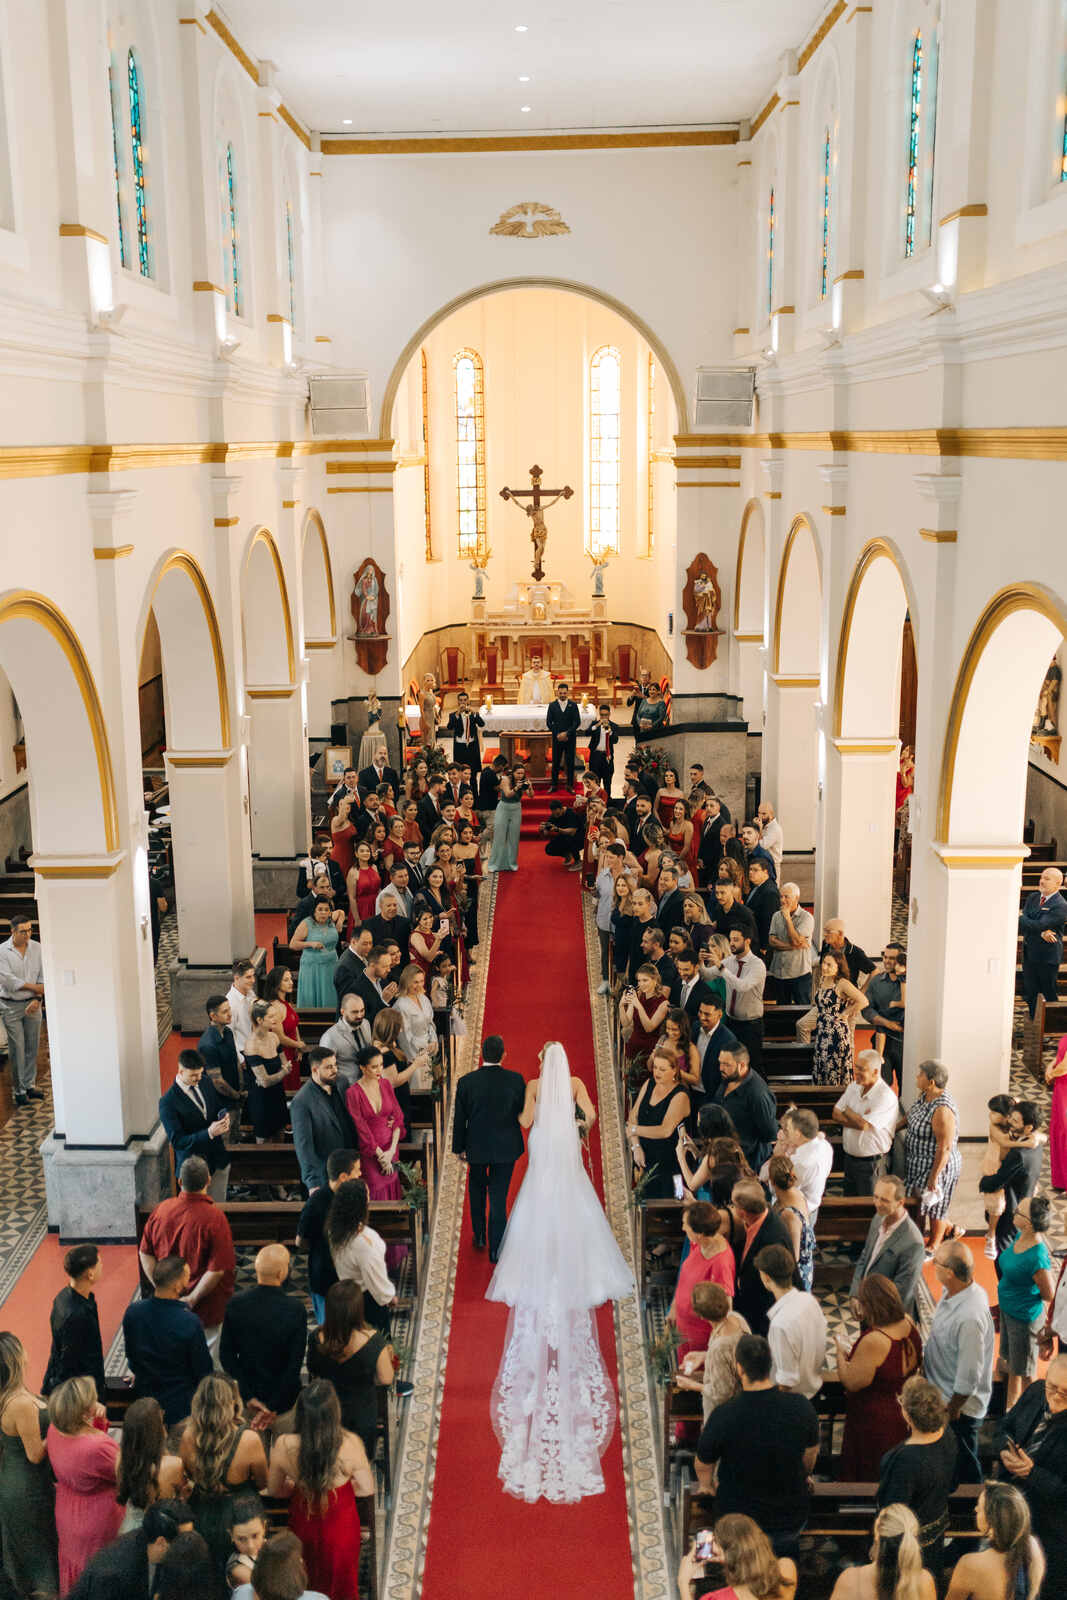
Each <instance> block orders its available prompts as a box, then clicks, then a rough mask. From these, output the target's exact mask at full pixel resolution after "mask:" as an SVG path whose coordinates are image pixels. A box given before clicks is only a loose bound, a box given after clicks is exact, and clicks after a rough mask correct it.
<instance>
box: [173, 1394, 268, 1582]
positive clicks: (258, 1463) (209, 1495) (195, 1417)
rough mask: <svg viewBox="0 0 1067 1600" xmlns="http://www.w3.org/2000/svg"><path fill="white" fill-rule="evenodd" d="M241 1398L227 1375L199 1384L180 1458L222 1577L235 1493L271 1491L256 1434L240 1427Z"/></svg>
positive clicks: (194, 1514) (200, 1525)
mask: <svg viewBox="0 0 1067 1600" xmlns="http://www.w3.org/2000/svg"><path fill="white" fill-rule="evenodd" d="M242 1415H243V1410H242V1406H241V1396H240V1392H239V1391H238V1388H237V1385H236V1383H235V1382H234V1380H233V1379H232V1378H228V1377H227V1376H226V1374H225V1373H223V1372H212V1373H209V1374H208V1376H207V1377H206V1378H201V1380H200V1382H199V1383H198V1384H197V1386H196V1393H195V1394H194V1395H193V1409H192V1413H191V1415H190V1417H189V1421H188V1422H187V1423H186V1424H185V1431H184V1433H183V1434H182V1440H181V1445H180V1447H179V1454H180V1455H181V1458H182V1462H183V1464H184V1466H185V1472H186V1476H187V1477H188V1479H189V1481H190V1483H191V1484H192V1486H193V1489H192V1493H191V1494H190V1496H189V1509H190V1511H191V1513H192V1518H193V1522H194V1524H195V1527H196V1531H197V1533H199V1534H200V1536H201V1537H202V1538H203V1539H204V1540H205V1541H206V1542H207V1545H208V1548H209V1549H210V1551H211V1554H212V1556H213V1558H214V1560H215V1562H216V1564H217V1565H218V1567H219V1570H220V1571H221V1570H222V1568H223V1567H224V1566H225V1565H226V1558H227V1556H228V1555H229V1553H230V1546H231V1540H230V1523H231V1521H232V1516H231V1512H232V1501H233V1496H234V1492H235V1491H236V1490H238V1489H240V1488H241V1487H242V1486H243V1485H244V1484H249V1485H251V1486H253V1487H254V1488H256V1489H259V1490H261V1491H262V1490H263V1489H265V1488H266V1487H267V1457H266V1454H265V1452H264V1449H263V1441H262V1439H261V1438H260V1436H259V1434H258V1433H254V1432H253V1430H252V1429H251V1428H246V1427H245V1426H244V1423H243V1421H242Z"/></svg>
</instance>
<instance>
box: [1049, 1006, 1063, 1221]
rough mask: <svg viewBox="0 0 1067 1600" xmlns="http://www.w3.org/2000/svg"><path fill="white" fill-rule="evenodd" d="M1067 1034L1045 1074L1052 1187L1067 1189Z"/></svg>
mask: <svg viewBox="0 0 1067 1600" xmlns="http://www.w3.org/2000/svg"><path fill="white" fill-rule="evenodd" d="M1065 1057H1067V1033H1065V1034H1064V1036H1063V1038H1062V1039H1061V1040H1060V1047H1059V1049H1058V1050H1057V1051H1056V1060H1055V1061H1054V1063H1053V1064H1052V1066H1051V1067H1049V1069H1048V1071H1047V1072H1046V1073H1045V1082H1046V1083H1051V1085H1052V1109H1051V1111H1050V1112H1049V1117H1048V1159H1049V1166H1050V1168H1051V1173H1052V1187H1053V1188H1054V1189H1067V1060H1065V1059H1064V1058H1065Z"/></svg>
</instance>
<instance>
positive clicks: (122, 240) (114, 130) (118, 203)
mask: <svg viewBox="0 0 1067 1600" xmlns="http://www.w3.org/2000/svg"><path fill="white" fill-rule="evenodd" d="M107 92H108V95H109V97H110V99H111V156H112V160H113V162H114V164H115V209H116V212H117V214H118V224H119V260H120V261H121V262H122V265H123V266H124V267H128V266H129V264H130V263H129V261H128V259H127V256H126V229H125V228H124V227H123V225H122V169H121V167H120V166H119V119H118V105H117V104H116V101H115V74H114V71H113V69H112V66H111V62H110V61H108V64H107Z"/></svg>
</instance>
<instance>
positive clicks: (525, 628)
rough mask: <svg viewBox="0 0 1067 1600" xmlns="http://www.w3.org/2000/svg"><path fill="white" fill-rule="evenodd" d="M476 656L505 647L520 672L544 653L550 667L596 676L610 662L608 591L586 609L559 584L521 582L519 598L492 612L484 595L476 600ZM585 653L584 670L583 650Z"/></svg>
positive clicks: (507, 658) (509, 661)
mask: <svg viewBox="0 0 1067 1600" xmlns="http://www.w3.org/2000/svg"><path fill="white" fill-rule="evenodd" d="M471 605H472V619H471V628H472V632H473V635H474V640H473V642H474V660H475V661H480V662H481V661H484V660H485V653H486V650H487V649H496V650H499V652H500V655H501V658H502V660H503V661H504V662H506V663H507V664H508V665H509V667H511V668H512V670H514V671H515V672H518V673H521V672H523V671H524V670H525V669H526V668H527V667H528V666H529V665H530V661H531V659H532V658H533V656H534V655H539V656H540V657H541V659H542V663H543V665H544V666H545V667H546V668H547V670H548V671H549V672H555V673H556V675H557V676H559V674H560V673H563V674H565V675H566V676H573V675H578V676H582V677H584V676H587V675H588V676H589V677H590V678H595V677H596V674H597V672H598V670H600V669H604V670H606V664H607V632H608V621H607V608H606V605H605V600H604V596H603V595H594V596H593V597H592V605H591V609H588V610H580V609H579V608H578V607H576V606H574V605H573V604H572V603H571V597H570V595H569V594H568V593H565V591H564V589H563V586H562V584H558V583H520V584H517V585H516V587H515V590H514V602H513V603H512V604H510V605H504V606H502V607H501V608H500V609H499V610H497V611H490V610H489V609H488V606H487V604H486V601H485V598H484V596H482V595H477V594H476V595H475V596H474V598H473V600H472V602H471ZM579 650H581V651H582V652H583V653H584V656H585V660H584V663H583V666H584V669H585V670H584V671H583V672H581V673H579V661H578V655H577V653H578V651H579Z"/></svg>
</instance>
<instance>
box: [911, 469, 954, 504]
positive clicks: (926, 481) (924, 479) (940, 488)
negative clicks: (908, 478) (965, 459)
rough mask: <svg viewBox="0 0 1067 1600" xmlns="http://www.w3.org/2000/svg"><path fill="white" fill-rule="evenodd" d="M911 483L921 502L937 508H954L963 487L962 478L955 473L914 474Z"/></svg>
mask: <svg viewBox="0 0 1067 1600" xmlns="http://www.w3.org/2000/svg"><path fill="white" fill-rule="evenodd" d="M912 481H913V483H914V484H915V487H916V489H917V490H918V491H919V494H920V496H921V498H922V499H923V500H932V501H934V502H935V503H936V504H937V505H939V506H954V505H955V504H956V502H957V501H958V500H959V497H960V489H961V488H962V486H963V479H962V477H960V475H959V474H958V473H955V472H916V473H915V474H914V476H913V479H912Z"/></svg>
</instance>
